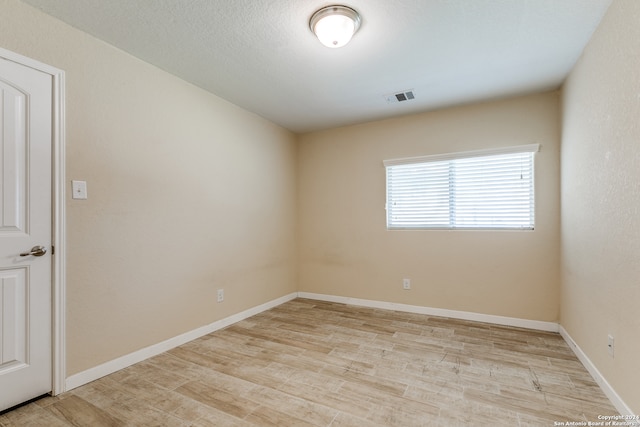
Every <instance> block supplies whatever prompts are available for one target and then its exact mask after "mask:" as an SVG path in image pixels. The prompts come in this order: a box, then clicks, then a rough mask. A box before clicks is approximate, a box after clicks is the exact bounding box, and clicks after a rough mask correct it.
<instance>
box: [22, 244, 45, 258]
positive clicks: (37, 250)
mask: <svg viewBox="0 0 640 427" xmlns="http://www.w3.org/2000/svg"><path fill="white" fill-rule="evenodd" d="M46 253H47V248H45V247H44V246H34V247H32V248H31V250H30V251H29V252H23V253H21V254H20V256H29V255H33V256H42V255H44V254H46Z"/></svg>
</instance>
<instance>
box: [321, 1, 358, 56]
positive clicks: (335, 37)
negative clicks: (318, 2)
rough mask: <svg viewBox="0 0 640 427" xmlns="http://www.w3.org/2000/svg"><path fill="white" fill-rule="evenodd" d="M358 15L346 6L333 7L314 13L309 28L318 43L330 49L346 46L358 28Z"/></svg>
mask: <svg viewBox="0 0 640 427" xmlns="http://www.w3.org/2000/svg"><path fill="white" fill-rule="evenodd" d="M360 21H361V19H360V14H359V13H358V12H356V11H355V10H353V9H351V8H350V7H347V6H340V5H333V6H327V7H323V8H322V9H320V10H318V11H316V13H314V14H313V15H312V16H311V19H310V20H309V28H311V31H313V33H314V34H315V35H316V37H318V40H320V43H322V44H323V45H325V46H327V47H330V48H338V47H342V46H344V45H346V44H347V43H349V40H351V37H353V35H354V34H355V33H356V31H358V28H360Z"/></svg>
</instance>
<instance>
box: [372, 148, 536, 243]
mask: <svg viewBox="0 0 640 427" xmlns="http://www.w3.org/2000/svg"><path fill="white" fill-rule="evenodd" d="M539 151H540V144H526V145H518V146H510V147H499V148H490V149H483V150H473V151H463V152H454V153H445V154H435V155H427V156H418V157H404V158H397V159H389V160H384V161H383V164H384V166H385V186H386V198H385V217H386V223H387V230H515V231H520V230H523V231H527V230H534V229H535V205H536V203H535V198H536V192H535V169H536V166H535V157H536V156H535V153H537V152H539ZM518 153H531V154H532V160H531V161H532V167H531V192H532V201H531V203H532V206H531V210H532V216H531V223H530V226H529V225H527V226H520V227H518V226H478V225H475V226H469V225H456V224H455V219H452V215H451V213H449V215H448V218H449V225H448V226H444V225H436V226H429V225H424V224H423V225H417V226H403V225H394V224H393V222H392V218H391V213H390V211H389V206H388V204H389V202H390V193H389V191H390V190H389V168H390V167H393V166H400V165H412V164H415V165H419V164H423V163H435V162H453V161H455V160H459V159H470V158H482V157H489V156H498V155H506V154H518ZM448 167H449V169H451V168H452V166H448ZM447 197H448V202H447V203H448V205H449V209H450V210H451V206H452V202H451V197H452V189H451V188H449V189H448V192H447ZM454 203H455V202H454Z"/></svg>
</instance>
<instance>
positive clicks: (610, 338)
mask: <svg viewBox="0 0 640 427" xmlns="http://www.w3.org/2000/svg"><path fill="white" fill-rule="evenodd" d="M613 347H614V346H613V335H611V334H609V335H608V336H607V352H608V353H609V356H611V357H613Z"/></svg>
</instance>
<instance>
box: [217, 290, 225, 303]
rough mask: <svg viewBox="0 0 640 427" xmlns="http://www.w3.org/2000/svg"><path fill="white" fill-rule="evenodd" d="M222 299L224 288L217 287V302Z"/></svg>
mask: <svg viewBox="0 0 640 427" xmlns="http://www.w3.org/2000/svg"><path fill="white" fill-rule="evenodd" d="M222 301H224V289H218V302H222Z"/></svg>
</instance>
